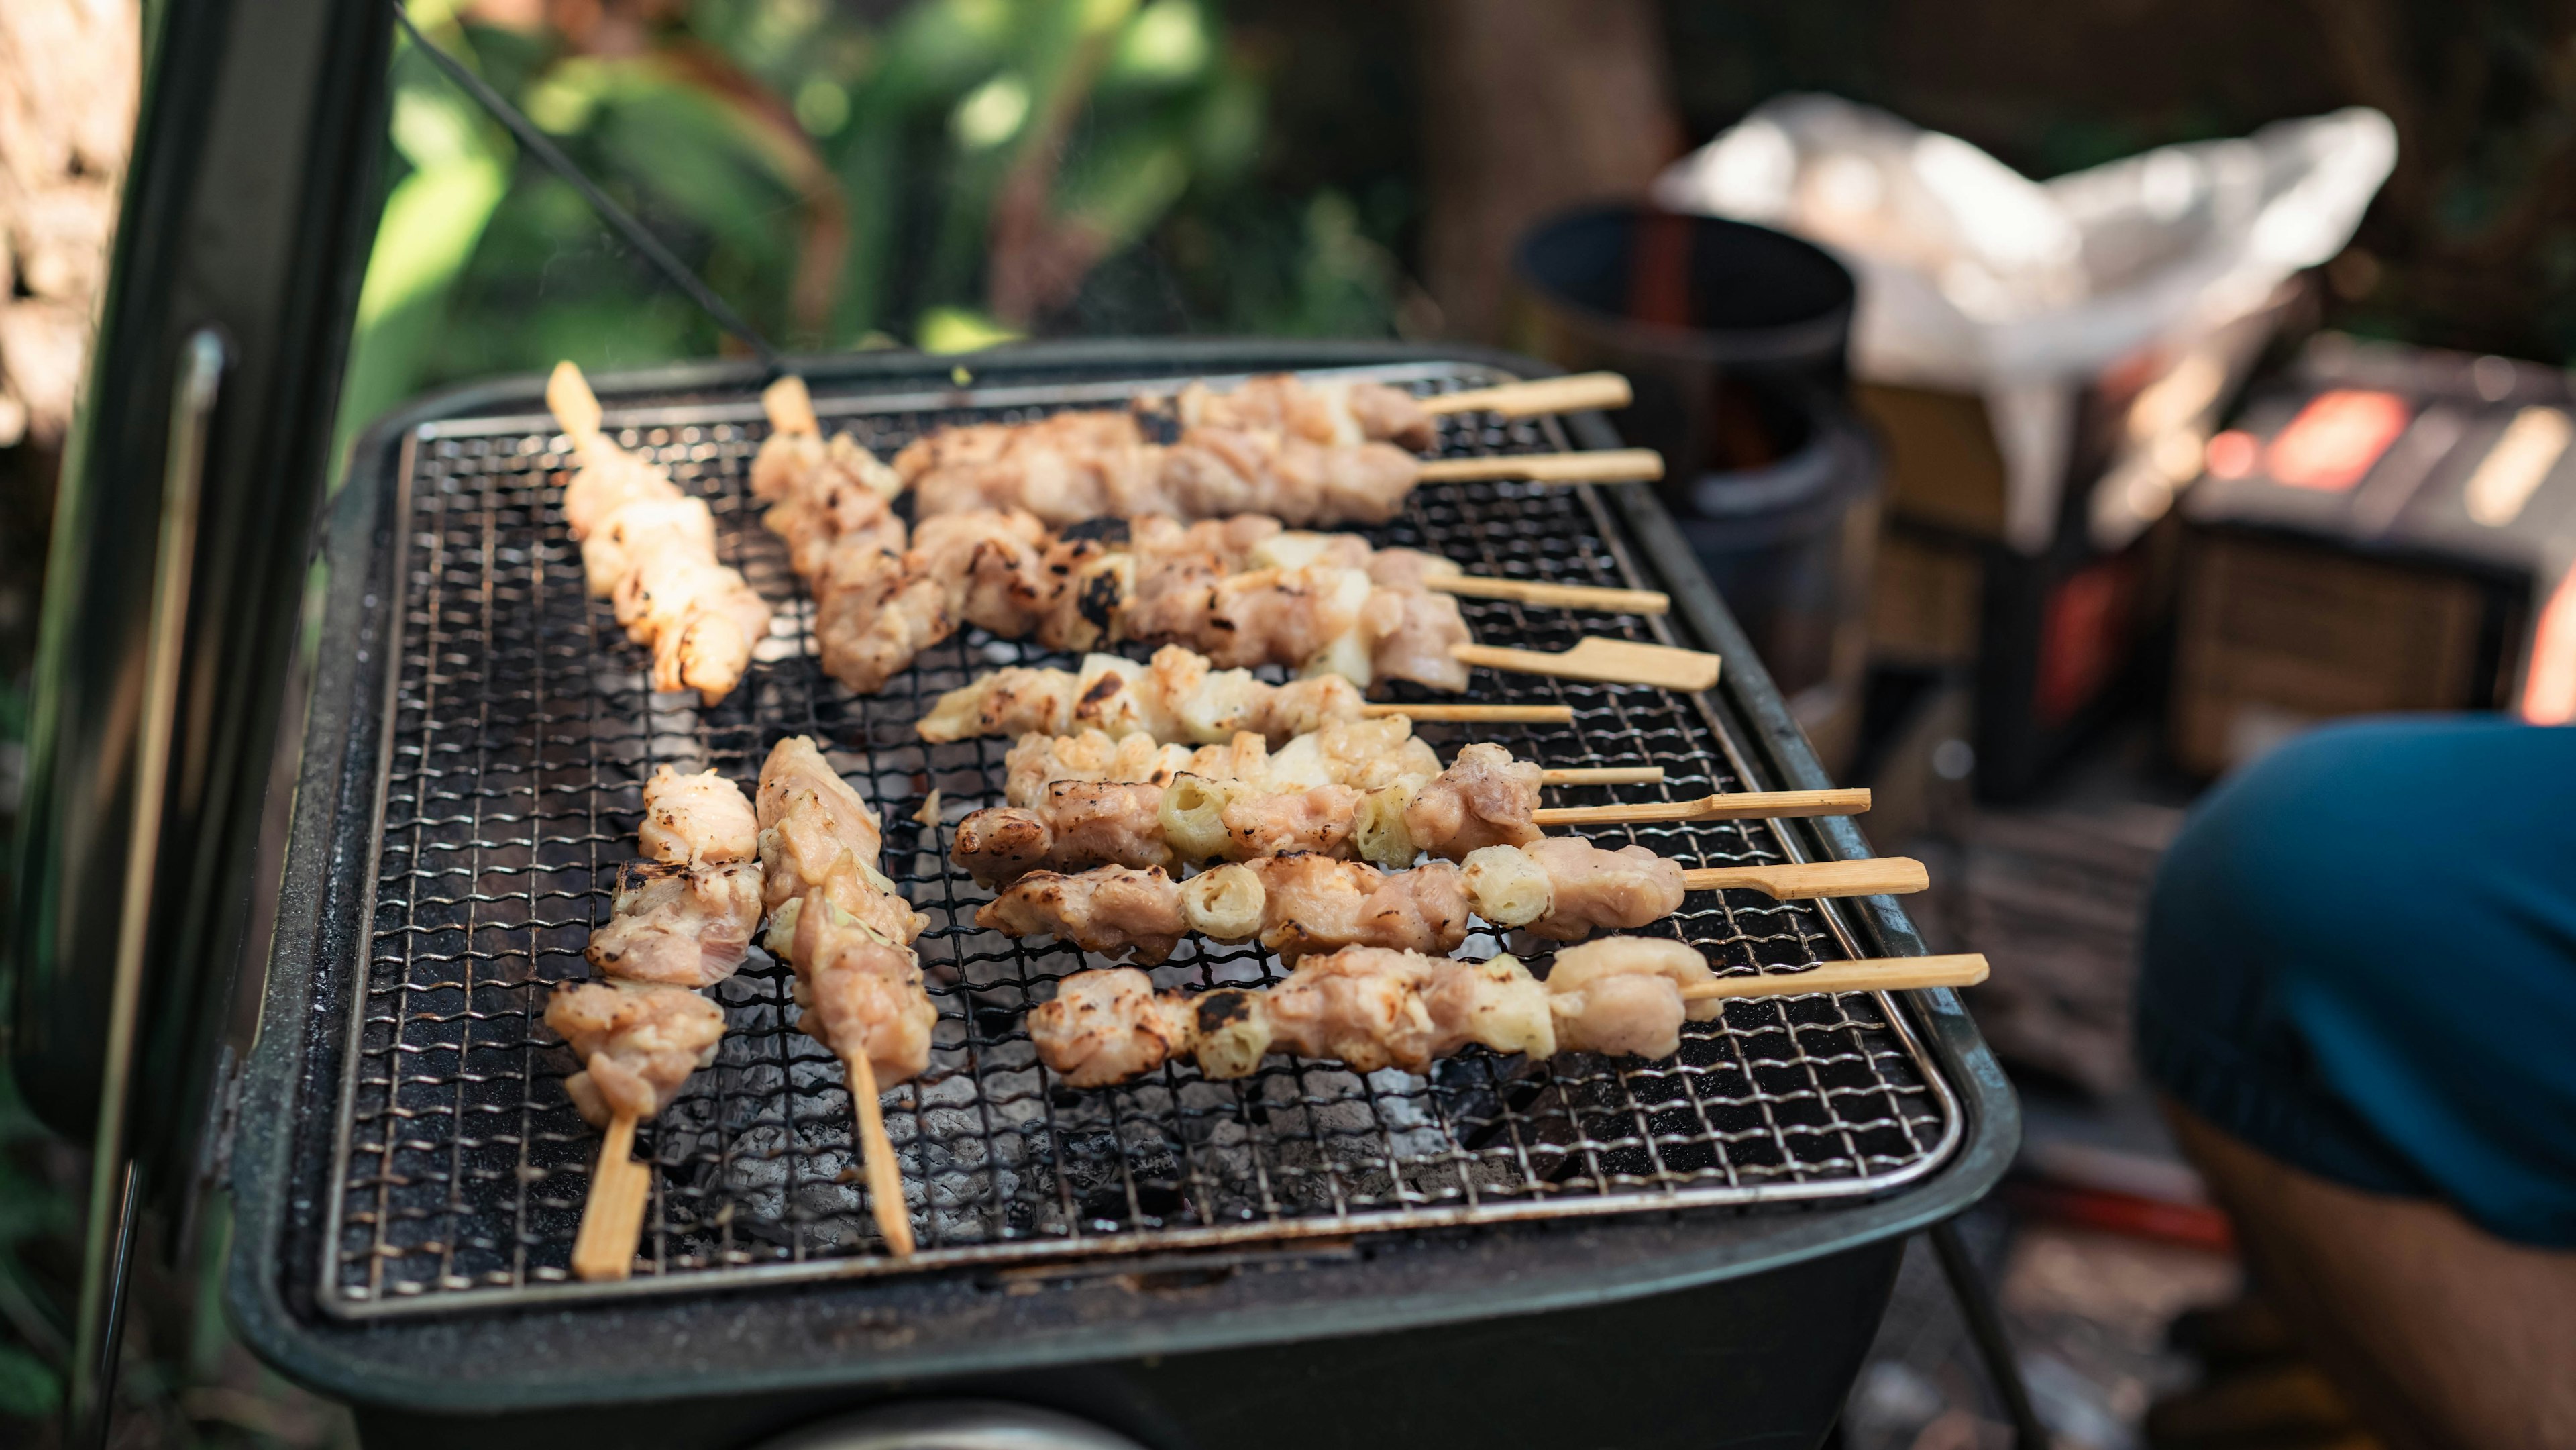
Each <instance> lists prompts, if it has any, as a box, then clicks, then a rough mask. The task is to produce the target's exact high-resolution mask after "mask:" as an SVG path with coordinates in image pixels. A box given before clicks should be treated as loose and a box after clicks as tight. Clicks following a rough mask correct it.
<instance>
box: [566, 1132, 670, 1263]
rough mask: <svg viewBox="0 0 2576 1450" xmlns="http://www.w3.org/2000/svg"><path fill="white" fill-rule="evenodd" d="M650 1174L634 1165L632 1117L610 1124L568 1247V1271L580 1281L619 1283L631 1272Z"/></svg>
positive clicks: (651, 1179)
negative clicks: (576, 1233) (577, 1227)
mask: <svg viewBox="0 0 2576 1450" xmlns="http://www.w3.org/2000/svg"><path fill="white" fill-rule="evenodd" d="M652 1186H653V1170H652V1169H650V1168H648V1167H646V1166H645V1165H643V1164H641V1163H638V1162H636V1161H635V1115H634V1114H633V1113H619V1114H617V1115H616V1116H615V1117H613V1118H610V1119H609V1120H608V1134H607V1136H606V1138H604V1139H603V1140H602V1141H601V1143H600V1145H599V1166H598V1167H597V1168H596V1169H594V1170H593V1171H592V1172H591V1175H590V1198H589V1200H588V1201H587V1202H585V1203H584V1204H583V1205H582V1209H581V1233H580V1235H579V1236H578V1237H576V1238H574V1240H573V1243H572V1271H573V1273H574V1274H575V1275H576V1276H577V1277H579V1278H581V1279H584V1280H588V1281H597V1280H603V1279H623V1278H625V1277H626V1276H627V1275H628V1274H629V1273H632V1272H633V1271H634V1268H635V1244H636V1240H638V1239H639V1238H641V1237H642V1236H643V1233H644V1198H645V1195H646V1193H648V1192H649V1191H650V1190H651V1188H652Z"/></svg>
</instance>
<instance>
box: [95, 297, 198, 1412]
mask: <svg viewBox="0 0 2576 1450" xmlns="http://www.w3.org/2000/svg"><path fill="white" fill-rule="evenodd" d="M223 374H224V343H223V338H222V337H221V336H220V335H218V334H217V333H216V332H215V331H214V330H213V329H212V328H202V329H199V330H198V331H197V332H196V333H194V334H192V335H191V336H190V337H189V338H188V340H187V342H186V344H185V345H184V346H183V348H182V350H181V353H180V358H179V378H178V383H177V385H176V387H175V388H174V389H173V390H172V392H173V396H172V397H171V400H170V456H169V464H168V467H167V468H166V470H165V471H164V473H163V475H162V483H161V527H160V531H159V543H158V545H157V546H156V549H155V551H154V559H153V576H152V613H151V623H150V627H149V631H148V633H147V635H146V637H145V638H146V643H145V646H144V662H143V700H142V716H141V719H140V720H139V721H138V722H137V727H138V728H137V733H136V739H135V745H134V815H133V824H132V826H131V828H130V832H129V834H128V835H127V837H126V843H125V887H124V892H123V895H122V897H121V899H120V901H119V903H118V908H117V917H116V958H115V965H114V968H113V974H112V977H111V982H112V985H111V986H110V988H109V995H108V1016H107V1053H106V1059H105V1066H104V1069H103V1071H102V1072H101V1074H100V1079H99V1093H98V1130H97V1133H96V1135H95V1136H94V1138H93V1139H92V1152H91V1154H90V1187H89V1222H88V1228H87V1232H86V1233H85V1234H84V1236H83V1239H82V1245H81V1279H80V1311H79V1318H78V1321H77V1326H76V1329H75V1332H74V1336H73V1337H74V1340H75V1350H76V1352H75V1354H74V1356H73V1359H72V1384H71V1414H72V1423H73V1425H75V1426H77V1427H80V1430H81V1431H94V1432H95V1433H97V1434H100V1435H103V1434H104V1431H105V1429H106V1420H105V1416H106V1406H107V1399H108V1391H109V1389H110V1387H112V1386H113V1385H114V1383H115V1379H116V1341H117V1337H118V1335H117V1326H118V1325H119V1323H120V1322H121V1320H122V1318H123V1315H122V1313H121V1312H120V1311H121V1309H122V1306H123V1303H124V1298H125V1292H124V1291H125V1270H126V1268H127V1267H128V1265H129V1264H130V1263H131V1261H132V1250H133V1233H134V1213H135V1208H136V1200H135V1189H136V1186H137V1185H136V1183H135V1179H134V1173H133V1165H132V1164H131V1163H129V1162H128V1161H127V1160H126V1156H125V1118H126V1105H127V1100H128V1097H129V1095H130V1094H131V1092H132V1090H133V1079H134V1036H135V1022H136V1019H137V1018H138V1017H139V1016H140V1015H141V1012H142V993H143V950H144V945H145V941H146V939H147V937H148V936H149V935H150V931H151V926H152V886H153V882H154V880H155V879H156V877H157V872H156V870H155V868H156V866H157V865H158V864H159V861H160V851H161V812H162V807H163V806H164V805H165V804H167V802H168V800H169V788H170V746H171V737H172V735H173V733H174V732H175V730H176V728H177V724H178V713H179V662H180V658H181V656H182V654H183V653H184V646H185V645H186V643H187V638H188V588H189V584H190V581H191V579H192V577H193V570H194V566H195V563H196V557H197V505H198V501H199V499H200V497H201V495H202V492H203V486H204V483H205V476H206V435H207V433H208V432H209V431H210V430H211V429H212V428H213V426H214V414H215V397H216V393H217V391H218V389H219V388H220V386H221V384H222V382H223ZM87 1438H89V1437H88V1436H87V1435H85V1434H79V1433H76V1435H75V1440H76V1442H77V1441H80V1440H84V1439H87Z"/></svg>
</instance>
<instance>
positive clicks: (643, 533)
mask: <svg viewBox="0 0 2576 1450" xmlns="http://www.w3.org/2000/svg"><path fill="white" fill-rule="evenodd" d="M546 404H547V406H548V407H550V408H552V409H553V410H554V414H555V418H556V420H557V421H558V422H560V423H562V424H563V428H564V432H565V433H566V434H568V435H570V437H571V439H572V443H573V448H574V451H575V452H576V453H577V454H578V455H579V456H580V458H581V467H580V468H579V469H578V470H577V471H576V472H575V473H574V474H573V476H572V477H571V479H570V480H569V481H567V482H566V483H565V485H564V520H565V523H566V524H567V525H568V526H569V527H570V529H571V531H572V536H573V538H574V540H575V541H577V542H578V543H580V545H581V546H582V547H581V554H582V569H583V572H584V573H585V574H586V575H587V576H588V580H589V586H590V592H591V593H592V594H594V595H599V596H604V597H607V598H610V599H612V600H613V601H614V602H615V606H616V611H617V622H618V623H619V624H621V625H624V626H625V627H626V633H627V637H628V638H630V639H632V640H633V641H634V642H635V643H637V644H640V645H647V646H650V647H651V649H652V651H653V667H652V685H653V688H654V689H655V690H657V691H668V690H679V689H692V690H696V691H697V692H698V694H699V697H700V698H701V699H702V700H704V701H705V702H706V703H707V704H710V705H712V704H714V703H715V702H716V701H718V700H721V699H723V698H724V697H725V696H726V695H727V694H729V693H731V692H732V690H733V688H734V686H735V685H737V684H739V683H740V682H741V680H742V676H743V672H744V671H745V670H746V669H748V668H750V665H751V653H752V650H753V649H754V648H755V647H757V646H758V645H759V643H760V641H762V640H764V639H766V638H768V637H769V605H768V604H767V602H765V601H764V600H762V599H761V597H760V595H759V593H758V592H757V591H755V590H754V589H752V587H751V586H750V585H749V584H747V583H745V582H744V581H743V577H742V575H741V574H740V573H739V572H738V571H736V570H734V569H731V568H727V567H726V566H724V565H721V564H719V563H717V562H716V551H715V520H714V517H713V515H711V514H710V513H709V512H708V510H707V506H706V504H705V502H704V501H703V500H700V499H695V498H691V497H689V496H687V495H686V494H684V493H682V492H681V491H680V489H679V486H678V485H676V484H674V483H672V482H671V479H670V475H669V474H667V473H665V472H664V471H663V470H662V469H661V468H660V467H659V466H657V465H655V464H652V463H648V462H646V461H645V460H643V459H641V458H638V457H636V456H635V455H634V454H632V453H629V452H627V451H626V450H625V449H623V448H621V447H619V446H618V445H617V444H616V443H614V442H612V441H610V440H609V439H608V438H607V437H606V436H605V435H604V434H602V433H601V432H600V430H599V423H600V409H599V399H598V397H597V396H596V395H594V394H593V393H592V392H591V390H590V384H589V383H588V382H586V381H584V380H583V378H582V375H581V369H579V368H577V367H574V366H573V365H572V364H571V363H568V362H566V363H558V364H556V365H555V371H554V376H553V378H552V379H551V380H549V381H548V383H547V385H546Z"/></svg>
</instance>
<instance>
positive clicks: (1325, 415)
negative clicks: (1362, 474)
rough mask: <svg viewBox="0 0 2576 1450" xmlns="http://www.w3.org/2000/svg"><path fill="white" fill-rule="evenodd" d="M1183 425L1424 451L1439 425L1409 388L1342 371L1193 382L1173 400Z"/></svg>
mask: <svg viewBox="0 0 2576 1450" xmlns="http://www.w3.org/2000/svg"><path fill="white" fill-rule="evenodd" d="M1172 411H1173V413H1174V415H1175V416H1177V417H1178V418H1179V419H1180V421H1181V426H1183V427H1184V428H1252V429H1268V430H1273V431H1276V432H1281V433H1289V434H1294V435H1295V436H1297V437H1300V438H1305V439H1308V440H1311V441H1313V442H1316V443H1341V444H1351V443H1360V442H1365V441H1367V440H1370V439H1383V440H1385V441H1387V442H1391V443H1396V444H1400V445H1401V446H1403V447H1405V448H1409V449H1411V450H1413V451H1414V452H1417V453H1418V452H1421V451H1422V450H1423V449H1426V448H1429V447H1430V446H1431V445H1432V444H1433V443H1435V442H1437V441H1438V440H1439V436H1440V429H1439V425H1438V423H1437V422H1435V421H1434V420H1433V418H1432V416H1431V415H1430V414H1429V413H1426V412H1424V411H1423V409H1422V404H1421V403H1420V402H1419V401H1418V400H1417V399H1415V398H1414V396H1413V395H1412V394H1411V393H1408V392H1405V391H1404V390H1403V389H1401V388H1391V387H1388V386H1387V385H1386V384H1384V383H1372V382H1360V381H1353V380H1347V379H1340V378H1332V379H1324V380H1320V381H1312V382H1310V381H1308V380H1306V379H1303V378H1299V377H1296V376H1294V375H1292V374H1288V373H1274V374H1271V375H1269V376H1266V377H1257V378H1253V379H1251V380H1249V381H1247V382H1243V383H1238V384H1236V385H1235V386H1234V387H1231V388H1227V389H1225V390H1223V391H1219V390H1217V389H1215V388H1211V387H1209V386H1208V385H1207V384H1205V383H1191V384H1189V385H1188V386H1186V387H1184V388H1182V389H1181V391H1180V393H1179V394H1178V395H1177V396H1176V397H1174V398H1173V400H1172Z"/></svg>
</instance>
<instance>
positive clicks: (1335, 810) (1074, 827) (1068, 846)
mask: <svg viewBox="0 0 2576 1450" xmlns="http://www.w3.org/2000/svg"><path fill="white" fill-rule="evenodd" d="M1539 779H1540V773H1539V768H1538V767H1537V766H1535V765H1531V764H1529V763H1528V762H1526V761H1516V760H1514V759H1512V756H1511V752H1509V751H1507V750H1505V749H1503V748H1502V747H1501V746H1499V745H1492V744H1487V743H1483V742H1478V743H1476V744H1472V745H1468V746H1465V747H1463V748H1462V749H1460V750H1459V752H1458V758H1457V759H1456V760H1455V761H1453V762H1451V763H1450V765H1449V766H1448V768H1447V769H1445V770H1442V771H1441V772H1440V773H1439V774H1438V775H1436V776H1434V777H1432V778H1431V779H1430V780H1429V781H1428V782H1425V783H1423V784H1421V785H1419V786H1416V785H1413V784H1411V783H1409V782H1407V781H1405V780H1402V779H1399V780H1396V781H1395V782H1393V783H1391V784H1388V785H1385V786H1382V787H1379V788H1377V789H1375V790H1369V791H1361V790H1359V789H1356V788H1354V787H1352V786H1347V785H1335V784H1320V785H1313V786H1308V787H1306V788H1305V789H1302V790H1297V789H1288V790H1269V789H1266V788H1263V787H1261V786H1258V785H1255V784H1251V783H1247V782H1243V781H1237V780H1211V779H1208V778H1206V777H1203V776H1196V775H1182V776H1179V777H1176V778H1175V779H1174V780H1173V781H1172V783H1171V784H1169V785H1156V784H1154V783H1152V782H1147V781H1139V782H1118V781H1080V780H1067V781H1056V782H1054V783H1052V784H1049V785H1048V786H1047V787H1046V793H1045V796H1044V798H1043V799H1041V800H1039V801H1037V802H1036V803H1034V804H1032V805H1027V806H990V807H986V808H985V809H983V810H979V811H975V812H973V813H972V814H970V815H968V816H967V817H966V819H964V820H963V821H960V822H958V824H957V835H956V840H955V842H954V844H953V845H952V846H951V848H950V852H949V854H950V857H951V859H953V860H955V861H956V862H957V864H958V865H960V866H963V867H965V868H966V869H967V871H968V872H969V873H971V874H972V875H973V876H974V877H975V879H976V880H978V881H980V882H983V883H984V884H986V885H995V884H999V883H1004V882H1009V881H1014V880H1017V879H1018V878H1019V877H1021V876H1024V875H1026V874H1027V873H1029V872H1031V871H1036V870H1040V869H1045V870H1054V871H1079V870H1084V869H1087V868H1089V867H1092V866H1102V865H1120V866H1129V867H1134V868H1136V869H1138V870H1142V869H1145V868H1147V867H1165V868H1169V867H1174V866H1178V865H1184V864H1188V863H1191V862H1196V861H1205V860H1230V861H1232V860H1245V859H1248V858H1252V857H1257V856H1282V855H1287V854H1289V853H1291V852H1295V851H1314V852H1318V853H1321V854H1323V855H1327V856H1351V855H1358V856H1361V857H1364V858H1366V859H1368V860H1371V861H1376V862H1380V863H1382V864H1385V865H1388V866H1403V865H1408V864H1410V863H1411V862H1412V861H1413V859H1414V857H1416V856H1417V855H1422V854H1426V853H1427V854H1429V855H1433V856H1442V857H1448V858H1450V859H1456V858H1458V857H1462V856H1465V855H1466V854H1467V853H1468V852H1470V851H1473V850H1475V849H1477V848H1478V847H1480V846H1494V845H1506V846H1518V845H1524V844H1526V843H1528V842H1531V841H1535V840H1537V839H1539V834H1540V832H1539V828H1538V826H1537V825H1536V824H1535V823H1533V822H1532V821H1531V819H1530V812H1531V811H1532V810H1533V809H1535V808H1536V806H1537V804H1538V792H1539Z"/></svg>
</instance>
